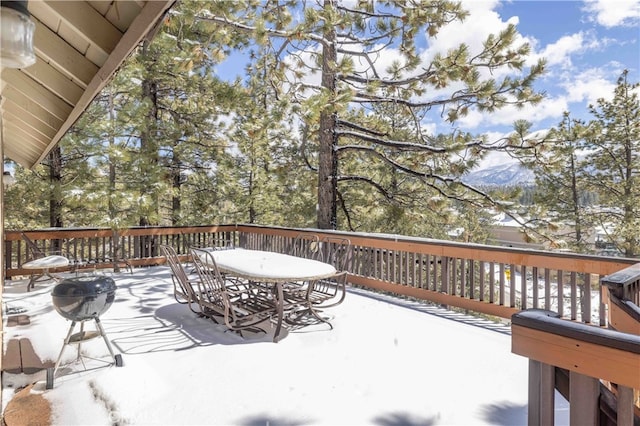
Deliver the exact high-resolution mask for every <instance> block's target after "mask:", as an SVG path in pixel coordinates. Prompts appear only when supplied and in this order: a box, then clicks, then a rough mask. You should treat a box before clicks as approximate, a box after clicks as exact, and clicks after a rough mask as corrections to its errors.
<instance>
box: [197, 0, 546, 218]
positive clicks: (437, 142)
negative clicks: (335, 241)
mask: <svg viewBox="0 0 640 426" xmlns="http://www.w3.org/2000/svg"><path fill="white" fill-rule="evenodd" d="M223 3H226V2H213V3H212V5H211V7H210V8H209V9H208V10H206V12H205V11H204V10H203V12H202V13H200V15H199V17H200V19H201V20H202V21H206V22H209V23H210V24H211V25H212V26H216V28H218V31H224V32H240V33H244V34H248V35H249V36H251V37H252V38H253V39H254V40H255V42H257V43H259V44H262V45H264V46H269V47H270V49H271V54H272V55H273V56H274V58H275V59H276V60H277V61H278V62H279V63H278V66H277V67H275V70H276V72H274V73H272V74H271V75H270V77H269V78H270V79H273V80H274V81H275V84H274V87H277V88H278V90H279V92H280V93H279V95H280V96H284V95H287V96H290V97H291V98H292V99H294V100H296V101H297V102H299V103H300V111H301V118H302V119H303V120H304V125H305V129H306V131H307V132H308V139H309V141H313V142H314V143H315V148H316V150H317V151H316V152H317V166H316V167H317V173H318V195H317V200H318V214H317V226H318V227H320V228H335V227H337V225H338V224H337V214H338V205H343V206H346V207H343V211H344V209H345V208H346V209H347V210H348V209H349V207H348V204H349V202H350V201H349V200H348V199H345V198H342V199H340V198H339V197H340V196H339V191H338V187H339V186H342V185H349V184H352V183H353V177H352V176H350V177H348V178H347V179H345V176H342V175H341V170H340V163H342V162H345V161H347V162H348V161H350V160H349V159H348V158H350V157H351V158H358V159H360V161H367V162H370V163H372V164H376V163H377V162H381V163H384V164H386V166H385V167H386V169H387V171H388V172H389V173H391V172H390V170H395V171H396V172H398V173H400V174H403V175H405V176H413V177H415V178H417V179H419V180H420V182H421V183H422V184H423V185H424V186H428V187H430V188H432V189H433V190H435V191H437V192H440V193H441V194H442V196H444V197H447V198H453V199H466V200H468V201H470V202H473V203H476V204H477V205H483V204H486V203H487V202H490V201H492V200H491V198H490V197H489V196H488V195H487V194H485V193H482V192H481V191H478V190H476V189H474V188H469V187H468V186H467V185H465V184H464V183H462V182H461V181H460V176H461V175H462V174H463V173H464V172H465V171H466V170H468V169H469V168H470V167H473V166H474V165H476V164H477V162H478V161H479V160H480V159H481V158H482V155H483V153H484V152H485V151H486V148H488V146H487V144H485V141H483V140H482V138H476V137H474V136H473V135H470V134H466V133H463V132H458V131H452V132H451V133H450V134H444V135H430V134H429V133H428V132H426V131H425V130H424V128H423V126H424V123H425V122H426V121H428V120H435V121H436V122H439V121H440V120H441V117H442V116H444V117H445V119H446V120H447V121H448V122H450V123H455V122H456V120H458V119H459V118H460V117H463V116H465V115H466V114H468V113H469V112H470V111H472V110H477V111H486V112H493V111H497V110H499V109H500V108H502V107H504V106H506V105H516V106H522V105H524V104H526V103H530V102H537V101H539V100H540V99H541V95H540V94H538V93H535V92H534V91H533V90H532V88H531V85H532V82H533V81H534V80H535V78H536V77H537V76H539V75H540V74H541V73H542V71H543V68H544V63H543V62H539V63H537V64H536V65H534V66H533V67H532V68H531V69H529V70H528V71H523V67H524V59H525V57H526V55H527V54H528V53H529V46H528V45H526V44H522V45H516V35H517V32H516V30H515V27H514V26H512V25H510V26H508V27H507V28H506V29H504V30H503V31H501V32H500V33H499V34H497V35H492V36H490V37H488V38H487V40H485V41H484V44H483V48H482V49H481V51H479V52H471V51H470V48H469V46H466V45H460V46H458V47H457V48H454V49H451V50H450V51H448V52H441V53H440V54H437V55H435V56H434V57H433V58H432V59H430V60H428V61H424V60H423V59H422V57H421V56H420V55H419V54H418V49H417V48H416V40H417V38H418V37H422V36H423V35H424V34H427V35H428V36H429V37H435V36H436V35H437V34H438V32H439V30H440V29H441V28H442V27H444V26H446V25H447V24H448V23H449V22H452V21H454V20H463V19H464V18H465V17H466V15H467V14H466V12H465V11H463V10H462V9H461V7H460V5H459V4H458V3H453V2H448V1H437V2H435V1H434V2H428V3H427V2H416V3H412V2H410V3H407V4H402V5H401V4H397V3H384V4H382V3H374V2H368V1H360V2H356V3H355V4H343V3H340V2H336V1H334V0H324V1H323V2H322V3H321V4H312V3H305V4H304V7H301V6H300V4H299V3H298V2H295V1H282V2H267V3H248V4H241V3H240V2H237V5H236V9H235V10H233V11H231V12H232V13H226V14H220V13H216V12H217V8H219V7H221V5H222V4H223ZM227 12H229V11H227ZM299 14H301V17H300V19H293V18H292V17H293V16H296V15H299ZM272 40H277V41H272ZM381 46H385V47H389V46H391V47H394V48H395V49H396V52H397V55H398V59H397V60H396V61H395V62H394V63H393V64H392V66H391V67H390V68H389V69H379V65H378V62H379V61H377V57H378V56H379V55H380V54H381V52H382V50H381ZM506 69H510V70H512V72H510V73H508V75H506V76H504V77H502V78H501V79H494V78H487V77H483V75H488V74H490V73H492V72H494V73H495V72H496V71H497V70H506ZM310 76H316V78H314V79H313V80H314V81H318V82H319V83H310V78H309V77H310ZM454 86H455V89H453V88H452V87H454ZM390 89H393V90H390ZM388 103H395V104H397V105H400V106H402V107H403V108H405V109H406V110H407V114H413V115H414V117H415V124H414V127H413V136H412V137H411V138H406V139H401V140H394V139H392V138H391V136H390V132H389V129H388V128H387V127H384V126H380V122H381V120H368V119H362V120H352V117H353V116H350V115H349V111H351V110H355V109H362V110H371V109H372V107H373V105H380V104H388ZM423 111H426V112H427V113H428V114H429V117H427V116H426V115H424V114H421V112H423ZM308 146H312V144H308ZM492 148H493V149H495V145H494V146H493V147H492ZM413 154H415V156H420V155H422V156H431V157H439V160H436V161H432V162H430V164H438V165H439V167H436V168H434V167H432V166H427V167H423V163H422V162H417V161H416V162H414V161H412V157H413ZM456 155H457V159H454V158H456ZM451 159H454V160H453V161H452V160H451ZM361 178H362V179H361V180H360V183H365V182H368V183H369V184H370V185H371V188H375V189H376V190H378V191H380V190H383V191H387V190H388V188H386V186H385V185H384V183H383V182H381V181H377V180H376V179H375V178H374V177H372V176H368V175H363V176H361Z"/></svg>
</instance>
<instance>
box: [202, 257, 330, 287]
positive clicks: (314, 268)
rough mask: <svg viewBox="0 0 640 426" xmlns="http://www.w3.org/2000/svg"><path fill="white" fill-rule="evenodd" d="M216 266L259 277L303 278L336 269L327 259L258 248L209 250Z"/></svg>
mask: <svg viewBox="0 0 640 426" xmlns="http://www.w3.org/2000/svg"><path fill="white" fill-rule="evenodd" d="M210 251H211V253H212V254H213V258H214V259H215V261H216V264H217V265H218V268H219V269H220V270H221V271H223V272H227V273H232V274H236V275H238V276H241V277H243V278H248V279H255V280H261V281H271V282H277V281H304V280H310V279H320V278H327V277H330V276H332V275H334V274H335V273H336V268H334V267H333V266H332V265H329V264H328V263H324V262H319V261H317V260H311V259H304V258H302V257H296V256H290V255H288V254H282V253H275V252H271V251H261V250H245V249H228V250H210Z"/></svg>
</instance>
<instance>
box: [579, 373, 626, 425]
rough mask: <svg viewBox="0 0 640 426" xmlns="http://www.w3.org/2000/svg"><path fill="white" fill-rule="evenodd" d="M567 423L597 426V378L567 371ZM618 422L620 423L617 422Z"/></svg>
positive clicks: (598, 391)
mask: <svg viewBox="0 0 640 426" xmlns="http://www.w3.org/2000/svg"><path fill="white" fill-rule="evenodd" d="M569 377H570V379H569V399H570V401H571V403H570V404H569V424H570V425H571V426H597V425H598V424H599V419H598V417H599V416H598V412H599V405H598V398H599V396H600V382H599V381H598V379H596V378H593V377H589V376H585V375H583V374H579V373H576V372H575V371H571V372H570V373H569ZM619 424H620V423H619Z"/></svg>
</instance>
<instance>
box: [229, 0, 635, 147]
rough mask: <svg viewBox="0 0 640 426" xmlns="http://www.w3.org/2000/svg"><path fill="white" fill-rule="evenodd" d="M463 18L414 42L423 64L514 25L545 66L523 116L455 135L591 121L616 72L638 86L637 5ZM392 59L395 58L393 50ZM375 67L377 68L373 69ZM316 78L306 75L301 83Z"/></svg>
mask: <svg viewBox="0 0 640 426" xmlns="http://www.w3.org/2000/svg"><path fill="white" fill-rule="evenodd" d="M462 3H463V6H464V7H465V8H466V9H468V10H469V12H470V16H469V17H468V18H467V19H466V20H465V21H464V22H462V23H453V24H450V25H447V27H446V28H444V29H443V30H442V31H441V32H440V33H439V34H438V37H437V38H436V39H435V40H433V39H427V37H426V36H425V38H424V39H422V40H418V41H417V45H418V46H419V47H421V48H422V49H423V52H422V54H423V55H424V56H425V57H427V58H428V57H432V56H433V55H434V54H435V53H436V52H438V51H440V52H444V51H446V50H447V49H449V48H452V47H456V46H457V45H459V44H460V43H466V44H468V45H469V46H470V47H471V50H472V52H473V49H474V47H475V48H476V49H478V48H479V47H480V45H481V41H482V40H484V39H485V38H486V37H487V35H489V34H490V33H497V32H498V31H500V30H501V29H503V28H504V27H506V25H508V24H509V23H513V24H515V25H516V28H517V29H518V32H519V34H520V38H519V40H518V42H519V43H524V42H526V43H529V44H530V46H531V47H532V52H531V56H530V58H529V60H528V64H529V65H530V64H533V63H535V61H537V59H538V58H540V57H544V58H546V59H547V71H546V73H545V75H544V76H543V77H542V78H540V79H539V80H538V81H537V82H536V86H535V88H536V89H537V90H540V91H544V92H546V94H547V96H546V98H545V100H544V101H543V102H542V103H541V104H539V105H537V106H532V107H526V108H524V109H523V110H516V109H515V108H505V109H503V110H501V111H500V112H499V113H492V114H483V113H480V112H472V113H470V114H469V115H468V116H467V117H465V118H463V119H461V120H459V121H458V122H457V123H456V126H455V127H456V128H458V129H461V130H464V131H469V132H472V133H475V134H487V135H489V138H490V139H497V138H499V137H501V136H504V135H505V134H506V133H507V132H509V131H510V130H511V129H512V124H513V122H514V121H515V120H517V119H526V120H528V121H530V122H532V124H533V130H543V129H547V128H549V127H551V126H555V125H557V124H558V123H559V122H560V121H561V120H562V115H563V112H564V111H569V112H571V116H572V117H573V118H580V119H584V120H589V119H592V118H593V117H592V116H591V115H590V114H588V111H587V106H588V105H589V104H593V103H595V102H596V100H597V99H598V98H601V97H604V98H610V97H611V96H612V94H613V89H614V88H615V85H616V80H617V79H618V77H619V76H620V74H621V72H622V71H623V70H624V69H628V70H629V81H630V82H638V81H640V44H639V35H640V34H639V33H640V30H639V25H640V0H587V1H525V0H515V1H499V0H464V1H463V2H462ZM396 52H397V51H396ZM396 52H394V49H393V48H389V49H388V52H385V54H384V55H381V56H382V57H381V58H380V62H381V63H382V64H383V65H384V63H386V62H389V63H390V62H391V61H392V60H393V59H394V57H398V55H397V54H396ZM381 68H382V67H381ZM218 72H219V73H220V75H221V76H223V75H224V76H226V77H227V78H232V77H230V76H231V75H235V74H240V75H242V74H244V67H243V64H241V63H240V61H239V60H238V58H233V59H230V60H229V61H228V62H227V63H226V64H222V65H221V66H220V67H219V69H218ZM317 77H318V76H308V77H306V78H308V79H309V80H314V79H317ZM438 119H439V117H437V119H434V120H432V121H431V122H429V123H424V124H425V128H427V129H429V130H430V131H432V132H433V133H439V132H446V131H449V130H450V126H449V125H448V123H444V122H441V121H440V122H438V121H437V120H438Z"/></svg>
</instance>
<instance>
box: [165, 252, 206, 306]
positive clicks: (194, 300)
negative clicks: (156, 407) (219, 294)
mask: <svg viewBox="0 0 640 426" xmlns="http://www.w3.org/2000/svg"><path fill="white" fill-rule="evenodd" d="M160 252H161V253H162V255H163V256H164V257H165V258H166V260H167V264H168V265H169V268H170V269H171V281H172V282H173V297H174V298H175V299H176V302H178V303H180V304H186V305H188V306H189V309H191V311H193V312H194V313H196V314H199V315H200V314H203V313H202V312H201V311H200V305H199V304H198V295H197V291H199V290H197V284H196V282H195V281H194V280H192V279H191V278H189V275H188V274H187V271H186V270H185V269H184V266H183V265H182V262H181V261H180V257H179V256H178V253H177V252H176V250H175V249H174V248H173V247H171V246H168V245H165V244H161V245H160ZM194 285H195V287H196V288H194ZM194 306H197V309H196V308H194Z"/></svg>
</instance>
